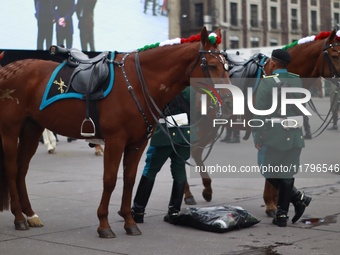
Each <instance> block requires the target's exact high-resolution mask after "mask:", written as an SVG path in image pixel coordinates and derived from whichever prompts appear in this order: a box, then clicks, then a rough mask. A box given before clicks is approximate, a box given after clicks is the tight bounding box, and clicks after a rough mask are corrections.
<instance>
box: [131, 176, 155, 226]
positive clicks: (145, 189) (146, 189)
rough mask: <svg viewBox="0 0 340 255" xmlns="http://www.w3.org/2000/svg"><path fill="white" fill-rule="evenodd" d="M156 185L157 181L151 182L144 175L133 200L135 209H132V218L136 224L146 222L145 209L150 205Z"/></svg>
mask: <svg viewBox="0 0 340 255" xmlns="http://www.w3.org/2000/svg"><path fill="white" fill-rule="evenodd" d="M154 183H155V180H150V179H149V178H148V177H146V176H144V175H142V178H141V179H140V182H139V184H138V188H137V193H136V195H135V199H134V200H133V207H132V208H131V213H132V218H133V219H134V220H135V222H136V223H143V222H144V214H145V213H144V212H145V207H146V205H147V204H148V201H149V197H150V195H151V192H152V188H153V185H154Z"/></svg>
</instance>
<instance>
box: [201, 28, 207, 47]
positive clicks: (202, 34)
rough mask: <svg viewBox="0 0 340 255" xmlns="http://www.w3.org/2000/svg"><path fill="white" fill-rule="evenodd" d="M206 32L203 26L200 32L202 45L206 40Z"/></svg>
mask: <svg viewBox="0 0 340 255" xmlns="http://www.w3.org/2000/svg"><path fill="white" fill-rule="evenodd" d="M208 36H209V35H208V31H207V28H206V27H205V26H204V27H203V28H202V30H201V43H202V45H205V43H206V42H207V40H208Z"/></svg>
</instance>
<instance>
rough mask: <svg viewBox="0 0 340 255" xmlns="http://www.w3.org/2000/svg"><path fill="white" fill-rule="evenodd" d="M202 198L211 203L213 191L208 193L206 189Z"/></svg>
mask: <svg viewBox="0 0 340 255" xmlns="http://www.w3.org/2000/svg"><path fill="white" fill-rule="evenodd" d="M202 196H203V198H204V199H205V201H207V202H210V201H211V199H212V191H208V190H207V189H204V190H203V192H202Z"/></svg>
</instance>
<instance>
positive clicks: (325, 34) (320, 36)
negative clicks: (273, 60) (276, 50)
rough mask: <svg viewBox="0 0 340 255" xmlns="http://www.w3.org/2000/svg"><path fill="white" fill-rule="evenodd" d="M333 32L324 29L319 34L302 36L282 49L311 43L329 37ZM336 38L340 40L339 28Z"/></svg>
mask: <svg viewBox="0 0 340 255" xmlns="http://www.w3.org/2000/svg"><path fill="white" fill-rule="evenodd" d="M332 32H333V31H322V32H321V33H320V34H318V35H311V36H306V37H303V38H301V39H299V40H297V41H294V42H292V43H290V44H287V45H285V46H283V47H282V49H283V50H287V49H290V48H293V47H294V46H296V45H302V44H305V43H310V42H315V41H319V40H323V39H326V38H328V37H329V36H330V35H331V34H332ZM335 39H336V40H337V41H340V30H338V31H337V32H336V36H335Z"/></svg>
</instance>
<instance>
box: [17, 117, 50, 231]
mask: <svg viewBox="0 0 340 255" xmlns="http://www.w3.org/2000/svg"><path fill="white" fill-rule="evenodd" d="M42 131H43V128H42V127H41V126H38V125H37V124H35V123H33V122H30V121H26V123H25V124H24V125H23V127H22V129H21V133H20V139H19V146H18V179H17V186H18V193H19V198H20V204H21V207H22V212H23V213H24V214H26V216H27V223H28V225H29V226H30V227H42V226H44V224H43V222H42V221H41V220H40V219H39V217H38V215H37V214H35V212H34V211H33V209H32V207H31V203H30V201H29V197H28V193H27V188H26V175H27V171H28V168H29V163H30V161H31V159H32V157H33V155H34V154H35V152H36V150H37V147H38V145H39V138H40V136H41V133H42Z"/></svg>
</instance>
